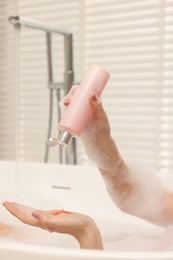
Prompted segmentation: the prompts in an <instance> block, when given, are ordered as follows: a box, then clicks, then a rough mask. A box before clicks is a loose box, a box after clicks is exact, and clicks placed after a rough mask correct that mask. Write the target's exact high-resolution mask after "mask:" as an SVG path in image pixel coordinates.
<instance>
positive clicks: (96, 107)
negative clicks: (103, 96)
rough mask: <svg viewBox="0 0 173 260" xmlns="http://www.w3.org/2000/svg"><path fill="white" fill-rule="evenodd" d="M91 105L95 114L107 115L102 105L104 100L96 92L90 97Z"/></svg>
mask: <svg viewBox="0 0 173 260" xmlns="http://www.w3.org/2000/svg"><path fill="white" fill-rule="evenodd" d="M89 101H90V105H91V107H92V109H93V111H94V114H95V115H96V116H97V117H99V116H100V117H102V116H103V115H105V111H104V108H103V106H102V102H101V100H100V98H99V97H97V96H96V95H95V94H93V95H92V96H91V97H90V100H89Z"/></svg>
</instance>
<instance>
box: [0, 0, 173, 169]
mask: <svg viewBox="0 0 173 260" xmlns="http://www.w3.org/2000/svg"><path fill="white" fill-rule="evenodd" d="M12 14H15V15H16V14H17V15H20V16H24V17H27V18H31V19H36V20H40V21H43V22H45V23H48V24H50V25H54V26H57V27H63V28H66V29H69V30H71V31H72V32H73V35H74V71H75V81H76V82H80V81H81V79H82V77H83V74H84V72H85V71H86V70H87V68H88V67H89V65H90V64H93V63H94V64H100V65H102V66H104V67H106V68H107V69H108V70H109V71H110V73H111V79H110V81H109V83H108V85H107V87H106V89H105V91H104V94H103V96H102V100H103V104H104V107H105V110H106V111H107V114H108V117H109V120H110V124H111V130H112V135H113V137H114V139H115V140H116V142H117V145H118V147H119V150H120V152H121V153H122V155H123V156H124V158H125V159H133V160H140V161H143V162H144V163H146V164H148V165H150V166H152V167H154V168H155V169H156V170H157V171H161V172H173V0H138V1H137V0H64V1H61V0H56V1H55V0H30V1H27V0H15V1H13V0H0V159H1V160H19V161H35V162H42V161H43V158H44V153H45V139H46V134H47V127H48V108H49V98H48V95H49V94H48V87H47V56H46V45H45V41H46V40H45V34H44V33H43V32H41V31H35V30H32V29H27V28H22V29H17V30H15V29H14V27H13V26H12V25H10V24H9V22H8V16H9V15H12ZM63 58H64V57H63V41H62V39H61V38H60V37H56V36H55V37H54V38H53V62H54V68H55V79H56V80H60V81H61V80H62V79H63V72H64V71H63V69H64V59H63ZM56 109H57V108H56V104H55V109H54V111H55V113H54V119H53V122H54V126H53V133H52V136H57V124H58V122H57V116H56ZM77 147H78V149H77V154H78V164H90V162H89V161H88V160H87V158H86V156H85V153H84V151H83V149H82V147H81V145H80V141H79V140H77ZM57 153H58V148H57V147H55V148H52V149H51V150H50V160H49V163H58V157H57Z"/></svg>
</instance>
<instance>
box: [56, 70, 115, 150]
mask: <svg viewBox="0 0 173 260" xmlns="http://www.w3.org/2000/svg"><path fill="white" fill-rule="evenodd" d="M109 76H110V75H109V73H108V72H107V71H106V70H105V69H104V68H102V67H100V66H98V65H92V66H91V67H90V68H89V70H88V72H87V73H86V75H85V77H84V79H83V81H82V83H81V84H80V87H79V88H78V89H77V91H76V93H75V94H74V96H73V99H72V101H71V103H70V104H69V106H68V107H67V109H66V111H65V113H64V115H63V118H62V120H61V121H60V123H59V128H60V129H61V133H60V136H59V137H58V142H59V144H61V145H67V144H68V143H69V141H70V139H71V137H72V136H74V137H78V136H80V134H81V133H82V131H83V130H84V129H85V127H86V126H87V124H88V122H89V120H90V118H91V116H92V114H93V110H92V108H91V105H90V103H89V98H90V96H91V95H93V94H95V95H96V96H100V95H101V93H102V91H103V89H104V87H105V85H106V83H107V81H108V79H109Z"/></svg>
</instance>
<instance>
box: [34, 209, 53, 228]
mask: <svg viewBox="0 0 173 260" xmlns="http://www.w3.org/2000/svg"><path fill="white" fill-rule="evenodd" d="M32 216H33V217H34V218H36V219H37V220H38V221H39V223H40V225H41V227H42V228H43V229H45V230H47V231H49V232H54V231H57V229H58V221H57V218H56V223H55V216H54V215H52V214H49V213H47V212H43V211H34V212H33V213H32Z"/></svg>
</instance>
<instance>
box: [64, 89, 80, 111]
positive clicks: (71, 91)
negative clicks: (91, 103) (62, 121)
mask: <svg viewBox="0 0 173 260" xmlns="http://www.w3.org/2000/svg"><path fill="white" fill-rule="evenodd" d="M78 87H79V85H73V86H72V87H71V89H70V91H69V93H68V94H67V95H66V96H65V97H64V100H63V104H64V105H65V106H68V105H69V104H70V102H71V99H72V98H73V96H74V94H75V93H76V91H77V89H78Z"/></svg>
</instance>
